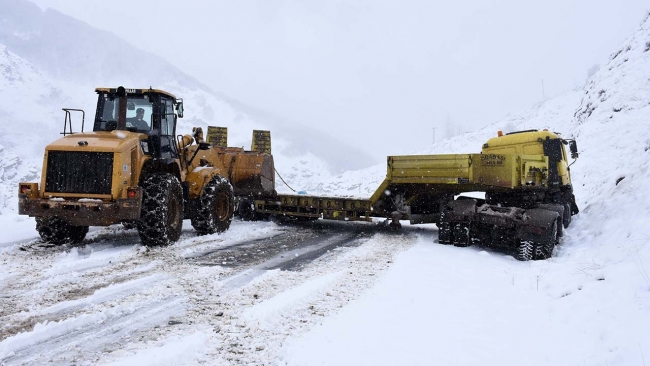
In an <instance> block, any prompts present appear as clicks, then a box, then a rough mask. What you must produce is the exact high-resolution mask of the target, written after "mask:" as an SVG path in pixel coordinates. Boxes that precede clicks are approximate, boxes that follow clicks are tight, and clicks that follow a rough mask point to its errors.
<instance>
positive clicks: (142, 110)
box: [93, 94, 153, 132]
mask: <svg viewBox="0 0 650 366" xmlns="http://www.w3.org/2000/svg"><path fill="white" fill-rule="evenodd" d="M152 113H153V107H152V104H151V102H149V98H148V96H147V95H129V96H128V97H127V98H126V116H125V119H126V128H127V129H128V130H133V131H139V132H146V131H149V130H150V129H151V115H152ZM118 114H119V99H118V98H116V97H115V96H114V95H110V94H100V95H99V100H98V102H97V115H96V116H95V125H94V129H93V130H94V131H112V130H114V129H116V128H117V121H118Z"/></svg>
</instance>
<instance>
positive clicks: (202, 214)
mask: <svg viewBox="0 0 650 366" xmlns="http://www.w3.org/2000/svg"><path fill="white" fill-rule="evenodd" d="M234 201H235V200H234V196H233V190H232V186H231V185H230V183H229V182H228V180H227V179H226V178H224V177H221V176H218V175H217V176H215V177H214V178H212V180H210V182H208V184H206V185H205V187H203V192H201V197H200V198H199V209H198V212H197V214H196V216H194V217H193V218H192V226H193V227H194V230H196V232H197V233H198V234H199V235H206V234H214V233H222V232H224V231H226V230H228V228H229V227H230V223H231V222H232V217H233V213H234Z"/></svg>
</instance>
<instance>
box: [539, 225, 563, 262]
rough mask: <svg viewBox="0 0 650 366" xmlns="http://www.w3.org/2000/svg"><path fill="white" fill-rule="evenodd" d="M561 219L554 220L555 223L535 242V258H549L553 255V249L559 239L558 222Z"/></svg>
mask: <svg viewBox="0 0 650 366" xmlns="http://www.w3.org/2000/svg"><path fill="white" fill-rule="evenodd" d="M558 222H559V220H556V221H554V222H553V225H552V226H551V228H550V229H549V231H548V232H547V233H546V235H544V236H542V237H540V239H539V241H537V242H536V243H535V259H548V258H551V256H552V255H553V249H554V248H555V244H557V241H558V226H559V224H558Z"/></svg>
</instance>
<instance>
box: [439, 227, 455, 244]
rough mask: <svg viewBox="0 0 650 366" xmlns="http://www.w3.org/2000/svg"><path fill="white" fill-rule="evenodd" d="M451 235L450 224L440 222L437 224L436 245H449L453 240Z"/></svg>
mask: <svg viewBox="0 0 650 366" xmlns="http://www.w3.org/2000/svg"><path fill="white" fill-rule="evenodd" d="M453 237H454V235H453V233H452V227H451V224H450V223H448V222H441V223H439V224H438V243H440V244H451V243H452V240H453Z"/></svg>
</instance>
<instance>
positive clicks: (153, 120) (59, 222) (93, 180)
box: [18, 87, 275, 245]
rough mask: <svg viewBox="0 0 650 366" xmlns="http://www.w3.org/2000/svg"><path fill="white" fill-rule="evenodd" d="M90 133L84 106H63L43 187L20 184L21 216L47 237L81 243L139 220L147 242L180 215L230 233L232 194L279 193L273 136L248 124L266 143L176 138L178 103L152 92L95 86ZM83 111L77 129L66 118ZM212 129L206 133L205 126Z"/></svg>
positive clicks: (161, 236) (161, 241)
mask: <svg viewBox="0 0 650 366" xmlns="http://www.w3.org/2000/svg"><path fill="white" fill-rule="evenodd" d="M95 91H96V93H97V94H98V101H97V109H96V113H95V118H94V123H93V130H92V132H84V131H83V130H84V123H85V113H84V112H83V111H82V110H78V109H64V111H65V122H64V131H63V133H62V134H63V135H64V136H63V137H62V138H60V139H58V140H56V141H54V142H53V143H51V144H49V145H48V146H47V147H46V149H45V156H44V161H43V170H42V176H41V182H40V185H39V184H38V183H19V192H18V195H19V203H18V205H19V207H18V209H19V213H20V214H22V215H29V216H32V217H35V218H36V229H37V231H38V232H39V234H40V236H41V238H42V239H43V241H45V242H48V243H53V244H64V243H74V242H79V241H81V240H83V239H84V237H85V236H86V233H87V232H88V227H89V226H108V225H112V224H118V223H125V224H126V225H131V226H135V227H137V230H138V233H139V236H140V239H141V242H142V243H143V244H144V245H166V244H169V243H172V242H175V241H177V240H178V239H179V237H180V235H181V230H182V226H183V219H190V220H191V223H192V226H193V227H194V229H195V230H196V231H197V233H198V234H213V233H220V232H223V231H226V230H228V228H229V227H230V223H231V221H232V217H233V210H234V202H235V196H236V195H242V196H250V197H266V196H272V195H274V194H275V190H274V184H275V182H274V167H273V158H272V156H271V154H270V133H269V132H268V131H254V133H253V139H254V143H253V145H255V143H256V142H257V145H260V139H259V138H258V139H257V140H256V136H262V137H263V138H265V139H262V140H264V141H263V142H264V143H265V144H266V145H265V144H262V145H263V146H262V148H261V149H258V150H257V151H244V149H243V148H229V147H226V146H221V145H220V143H223V142H224V141H227V137H225V136H227V133H226V134H224V133H223V132H224V131H225V129H220V131H222V134H221V137H222V138H221V139H218V141H215V143H210V141H204V140H203V131H202V130H201V129H200V128H195V129H194V131H193V136H190V135H185V136H176V125H177V119H178V118H182V117H183V100H182V99H180V98H176V97H175V96H174V95H172V94H171V93H168V92H166V91H162V90H158V89H152V88H149V89H128V88H124V87H118V88H97V89H96V90H95ZM73 113H75V114H79V113H80V114H81V118H82V123H81V131H80V132H73V130H72V115H73ZM209 132H210V131H209Z"/></svg>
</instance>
